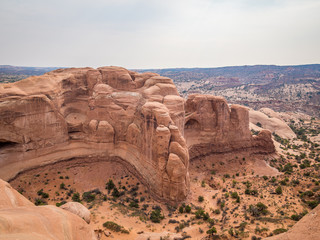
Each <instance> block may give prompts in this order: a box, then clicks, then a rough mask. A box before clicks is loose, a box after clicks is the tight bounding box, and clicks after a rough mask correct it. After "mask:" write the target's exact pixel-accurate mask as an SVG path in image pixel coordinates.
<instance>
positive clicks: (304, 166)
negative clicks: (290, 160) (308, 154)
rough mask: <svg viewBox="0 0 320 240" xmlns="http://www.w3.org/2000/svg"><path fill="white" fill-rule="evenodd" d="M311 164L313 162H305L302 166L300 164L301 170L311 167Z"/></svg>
mask: <svg viewBox="0 0 320 240" xmlns="http://www.w3.org/2000/svg"><path fill="white" fill-rule="evenodd" d="M300 157H301V155H300ZM310 163H311V162H310V161H309V160H303V162H302V164H300V168H301V169H304V168H308V167H310Z"/></svg>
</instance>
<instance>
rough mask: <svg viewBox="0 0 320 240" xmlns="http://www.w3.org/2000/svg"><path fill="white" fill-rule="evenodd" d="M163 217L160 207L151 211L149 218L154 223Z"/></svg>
mask: <svg viewBox="0 0 320 240" xmlns="http://www.w3.org/2000/svg"><path fill="white" fill-rule="evenodd" d="M162 219H164V216H163V215H162V214H161V209H156V210H154V211H152V212H151V214H150V220H151V221H152V222H154V223H160V221H161V220H162Z"/></svg>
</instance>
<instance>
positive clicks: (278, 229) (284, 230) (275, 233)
mask: <svg viewBox="0 0 320 240" xmlns="http://www.w3.org/2000/svg"><path fill="white" fill-rule="evenodd" d="M286 231H288V230H287V229H284V228H277V229H275V230H273V234H274V235H278V234H280V233H284V232H286Z"/></svg>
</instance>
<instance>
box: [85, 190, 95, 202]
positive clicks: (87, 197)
mask: <svg viewBox="0 0 320 240" xmlns="http://www.w3.org/2000/svg"><path fill="white" fill-rule="evenodd" d="M95 198H96V195H95V194H93V193H91V192H84V193H83V194H82V199H83V200H84V201H86V202H87V203H89V202H92V201H94V200H95Z"/></svg>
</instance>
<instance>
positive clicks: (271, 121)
mask: <svg viewBox="0 0 320 240" xmlns="http://www.w3.org/2000/svg"><path fill="white" fill-rule="evenodd" d="M249 116H250V123H253V124H255V125H257V124H258V125H259V126H260V127H262V128H264V129H268V130H269V131H271V132H272V133H275V134H277V135H278V136H280V137H281V138H287V139H293V138H296V137H297V136H296V134H295V133H294V132H293V131H292V129H291V128H290V127H289V126H288V125H287V124H286V123H285V121H283V120H282V119H281V118H280V116H277V113H276V112H274V111H272V110H271V109H269V108H263V109H260V110H259V111H255V110H253V109H250V110H249ZM259 126H258V127H259ZM250 127H251V128H255V129H257V128H256V127H255V126H250ZM259 130H261V129H259Z"/></svg>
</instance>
